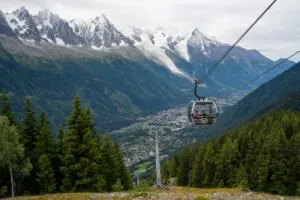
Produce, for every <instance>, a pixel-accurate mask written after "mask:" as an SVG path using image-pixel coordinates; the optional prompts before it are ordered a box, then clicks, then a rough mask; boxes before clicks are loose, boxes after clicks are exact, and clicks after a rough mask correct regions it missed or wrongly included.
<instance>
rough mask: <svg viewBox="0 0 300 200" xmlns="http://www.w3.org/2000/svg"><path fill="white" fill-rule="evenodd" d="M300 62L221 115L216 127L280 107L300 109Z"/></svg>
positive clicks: (253, 117) (238, 122)
mask: <svg viewBox="0 0 300 200" xmlns="http://www.w3.org/2000/svg"><path fill="white" fill-rule="evenodd" d="M299 98H300V63H298V64H296V65H294V66H293V67H292V68H290V69H289V70H287V71H285V72H283V73H282V74H281V75H279V76H278V77H276V78H274V79H272V80H271V81H269V82H267V83H265V84H263V85H261V86H260V87H259V88H257V89H256V90H254V91H253V92H251V93H250V94H249V95H247V96H246V97H244V98H243V99H242V100H241V101H239V102H238V103H237V104H236V105H234V106H232V107H230V108H229V109H228V110H227V111H226V112H224V114H223V115H221V116H220V119H219V120H218V122H217V124H216V127H226V128H229V127H232V126H238V125H239V124H242V123H243V122H245V121H247V120H251V119H255V118H256V117H258V116H260V115H262V114H264V113H269V112H272V111H275V110H280V109H291V110H297V111H299V110H300V101H299Z"/></svg>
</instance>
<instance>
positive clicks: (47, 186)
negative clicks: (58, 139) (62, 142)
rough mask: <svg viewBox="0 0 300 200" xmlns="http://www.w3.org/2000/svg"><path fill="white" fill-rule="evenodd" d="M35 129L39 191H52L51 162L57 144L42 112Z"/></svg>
mask: <svg viewBox="0 0 300 200" xmlns="http://www.w3.org/2000/svg"><path fill="white" fill-rule="evenodd" d="M37 129H38V132H37V139H36V140H37V141H36V144H35V145H36V149H35V153H36V156H37V157H38V163H37V176H36V181H37V182H38V183H39V188H40V192H41V193H52V192H53V191H54V190H55V185H56V184H55V183H56V180H55V174H54V169H53V162H54V161H55V160H56V159H57V157H56V152H57V146H56V144H55V139H54V136H53V134H52V133H51V130H50V125H49V121H48V119H47V116H46V114H45V113H44V112H42V113H41V115H40V117H39V121H38V127H37ZM43 170H45V171H43Z"/></svg>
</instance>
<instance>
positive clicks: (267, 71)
mask: <svg viewBox="0 0 300 200" xmlns="http://www.w3.org/2000/svg"><path fill="white" fill-rule="evenodd" d="M299 53H300V51H297V52H295V53H294V54H292V55H291V56H289V57H288V58H286V59H284V60H282V61H280V62H279V63H276V64H275V65H273V66H272V67H270V68H269V69H267V70H266V71H265V72H263V73H261V74H260V75H258V76H257V77H255V78H253V79H251V80H250V81H248V82H247V83H246V84H244V85H242V86H241V87H239V88H238V90H240V89H243V88H245V87H246V86H248V85H250V84H251V83H253V82H254V81H256V80H257V79H259V78H260V77H262V76H263V75H265V74H267V73H269V72H270V71H272V70H273V69H275V68H276V67H278V66H279V65H281V64H283V63H285V62H286V61H288V60H289V59H290V58H292V57H294V56H296V55H297V54H299Z"/></svg>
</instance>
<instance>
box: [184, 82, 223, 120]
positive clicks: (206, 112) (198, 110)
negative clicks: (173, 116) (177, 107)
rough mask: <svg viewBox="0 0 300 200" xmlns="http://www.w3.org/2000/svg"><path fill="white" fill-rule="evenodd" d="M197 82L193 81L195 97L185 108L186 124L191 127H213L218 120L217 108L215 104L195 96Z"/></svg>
mask: <svg viewBox="0 0 300 200" xmlns="http://www.w3.org/2000/svg"><path fill="white" fill-rule="evenodd" d="M199 84H200V81H199V80H195V96H196V97H197V99H196V100H195V101H191V102H190V103H189V105H188V108H187V115H188V122H189V123H190V124H192V125H213V124H214V123H215V122H216V120H217V118H218V114H219V112H218V108H217V105H216V103H215V102H213V101H210V100H208V99H206V98H205V97H200V96H198V95H197V87H198V85H199Z"/></svg>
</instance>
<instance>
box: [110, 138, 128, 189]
mask: <svg viewBox="0 0 300 200" xmlns="http://www.w3.org/2000/svg"><path fill="white" fill-rule="evenodd" d="M114 155H115V157H116V160H117V166H116V167H117V170H118V172H117V174H118V179H119V180H120V181H121V184H122V186H123V189H124V190H129V189H132V180H131V176H130V173H129V171H128V168H127V166H126V165H125V163H124V160H123V156H122V153H121V149H120V145H119V143H117V142H115V143H114Z"/></svg>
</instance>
